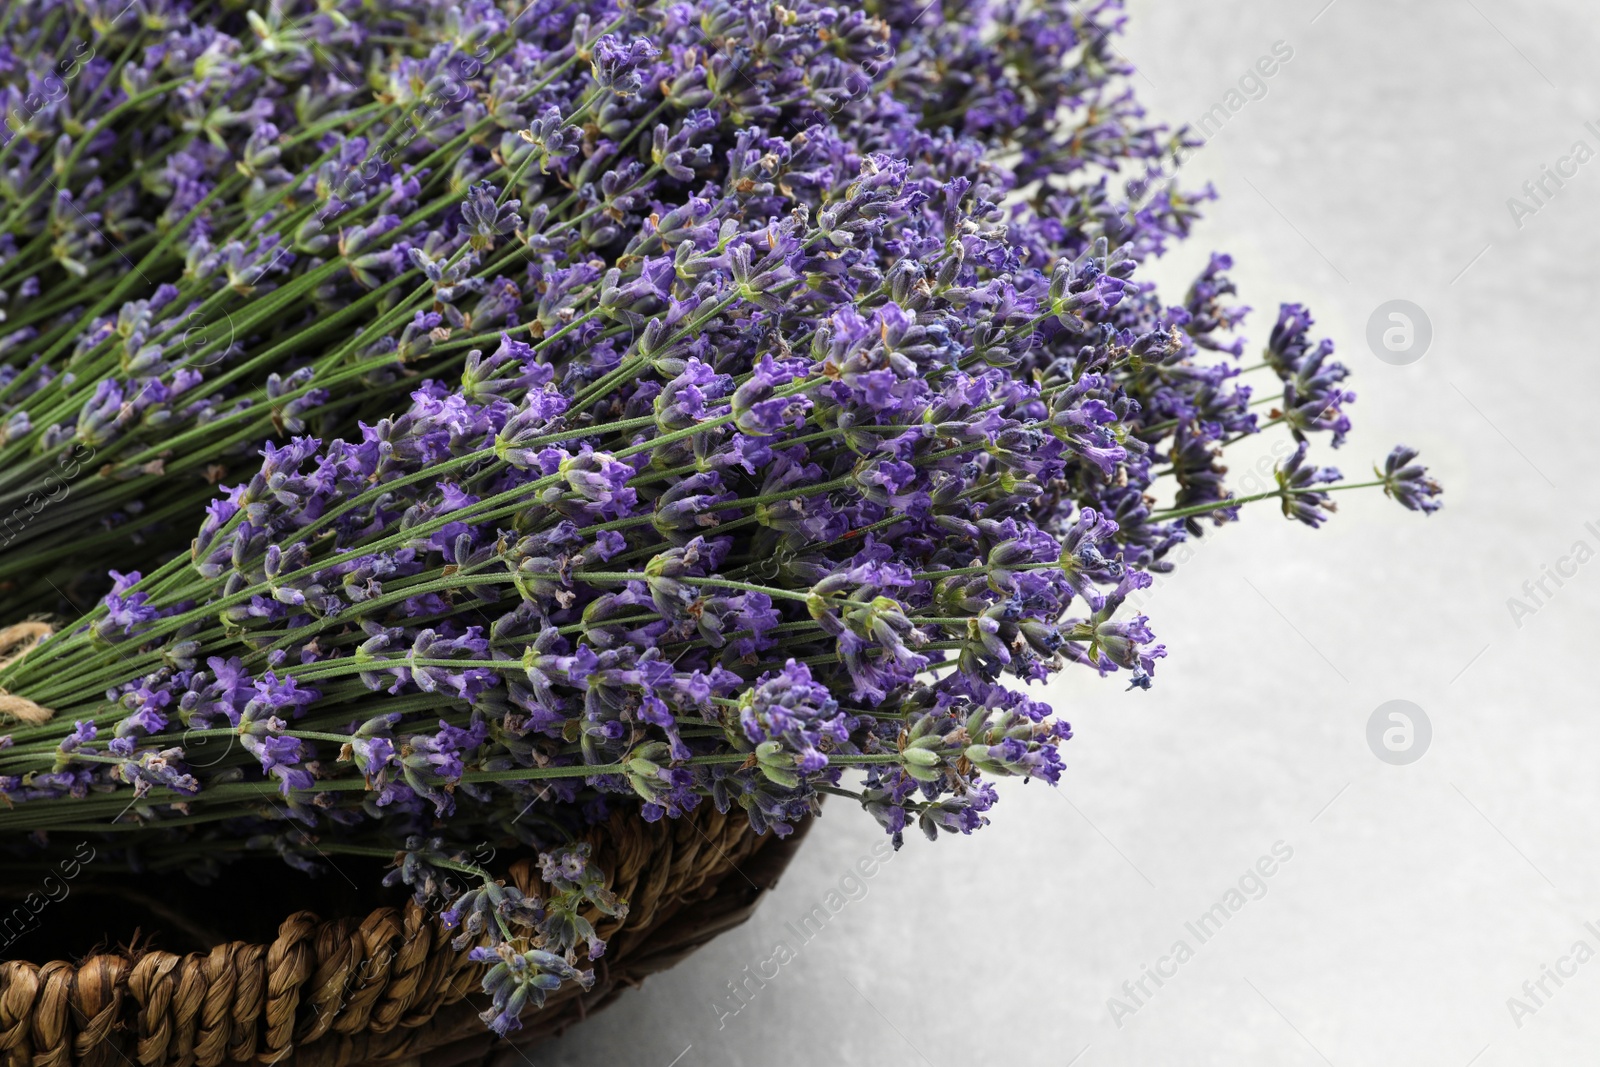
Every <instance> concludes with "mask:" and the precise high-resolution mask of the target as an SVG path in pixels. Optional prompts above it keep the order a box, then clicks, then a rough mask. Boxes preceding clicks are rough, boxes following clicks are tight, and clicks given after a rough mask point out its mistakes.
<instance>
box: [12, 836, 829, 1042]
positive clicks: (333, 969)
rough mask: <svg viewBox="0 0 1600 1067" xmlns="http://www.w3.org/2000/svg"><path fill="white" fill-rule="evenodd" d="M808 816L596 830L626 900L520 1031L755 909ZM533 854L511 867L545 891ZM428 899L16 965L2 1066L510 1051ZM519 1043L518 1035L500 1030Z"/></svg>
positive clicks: (588, 1005)
mask: <svg viewBox="0 0 1600 1067" xmlns="http://www.w3.org/2000/svg"><path fill="white" fill-rule="evenodd" d="M805 828H806V827H805V825H804V824H802V825H801V827H800V828H799V830H798V831H797V832H796V833H795V834H794V835H792V836H791V837H790V838H788V839H786V840H784V841H781V842H779V841H776V840H775V839H773V838H772V837H771V835H768V836H766V837H758V836H756V835H755V834H754V833H752V832H751V831H750V829H749V823H748V821H747V820H746V819H745V818H744V816H743V814H742V813H740V812H738V811H735V812H733V813H731V814H730V815H727V816H724V815H720V814H718V813H717V812H716V811H715V810H713V809H711V807H710V805H701V807H700V808H699V809H697V810H696V811H695V812H693V813H691V814H689V815H686V816H684V817H682V818H680V819H674V820H663V821H662V822H658V823H645V822H643V821H641V820H640V819H639V818H638V815H637V813H618V814H617V815H615V816H613V817H612V819H611V820H610V821H609V822H608V823H606V824H604V825H602V826H600V827H597V828H595V829H594V830H591V831H590V833H589V836H588V840H589V842H590V844H591V845H592V846H593V849H594V857H595V859H596V861H597V862H598V863H599V865H600V867H601V869H602V870H604V871H606V872H607V874H608V877H609V879H610V888H611V889H612V890H614V891H615V892H617V893H618V894H619V895H621V896H622V897H623V898H624V899H625V900H627V902H628V914H627V916H626V918H625V919H624V920H622V921H621V922H618V921H617V920H615V919H610V918H607V917H605V916H602V915H599V914H598V913H595V914H593V915H591V916H590V918H591V920H592V921H594V922H595V925H596V927H597V929H598V930H599V932H600V935H601V936H602V937H604V938H605V939H606V940H607V942H608V946H607V950H606V954H605V956H603V957H602V958H601V959H600V960H598V961H597V962H596V963H595V965H594V970H595V983H594V987H593V989H591V990H589V991H587V992H585V991H584V990H582V989H581V988H579V987H578V986H577V985H576V984H574V983H569V984H568V985H567V986H565V987H563V988H562V989H561V990H560V991H558V992H557V993H555V994H553V995H552V996H551V998H550V1000H549V1001H548V1002H547V1003H546V1004H545V1006H544V1008H542V1009H540V1010H538V1011H535V1012H532V1013H530V1014H529V1015H528V1016H526V1017H525V1018H524V1029H523V1030H522V1031H520V1032H519V1033H518V1034H516V1035H514V1036H515V1038H516V1040H517V1043H518V1044H527V1043H532V1042H534V1041H537V1040H539V1039H540V1038H543V1037H546V1036H549V1035H550V1034H552V1033H555V1032H558V1031H559V1030H561V1029H563V1028H565V1027H566V1026H569V1025H571V1024H573V1023H575V1022H579V1021H581V1020H582V1019H583V1018H585V1017H586V1016H587V1015H588V1014H589V1013H591V1012H593V1011H595V1010H597V1009H598V1008H600V1007H602V1006H604V1005H605V1004H606V1003H609V1002H610V1001H611V1000H612V999H614V998H615V997H616V996H617V995H619V994H620V993H621V991H622V989H623V988H625V987H627V986H630V985H637V984H638V982H639V981H640V980H641V979H642V978H644V977H645V976H646V975H649V974H652V973H655V972H656V971H660V970H663V969H665V968H667V967H670V966H672V965H673V964H674V963H677V962H678V961H679V960H681V959H682V958H683V957H685V956H686V955H688V954H689V953H690V952H692V951H693V950H694V949H696V948H698V947H699V946H700V945H702V944H704V943H705V942H706V941H708V940H710V939H711V938H712V937H714V936H716V935H717V934H718V933H721V932H722V931H724V930H727V929H729V928H731V927H733V926H736V925H738V924H739V923H741V922H743V921H744V920H745V919H746V918H748V917H749V915H750V914H751V912H752V911H753V910H754V908H755V906H756V904H757V902H758V901H759V899H760V897H761V896H762V895H763V893H764V892H765V891H766V890H768V889H770V888H771V887H772V886H773V885H775V884H776V883H777V878H778V875H779V874H780V873H781V872H782V870H783V868H784V866H786V865H787V863H788V860H789V858H790V857H791V856H792V854H793V852H794V849H795V847H796V846H797V844H798V843H799V839H800V837H801V836H803V833H804V830H805ZM537 872H538V866H537V864H536V863H535V862H534V861H533V860H532V859H519V860H516V861H515V862H514V863H512V864H511V866H510V868H509V869H508V871H507V876H508V880H509V881H513V882H515V883H516V884H517V886H518V887H519V888H521V889H523V890H524V891H525V892H538V893H541V895H542V894H543V893H544V891H545V889H546V887H545V886H543V885H542V884H541V883H540V881H539V879H538V874H537ZM450 936H451V935H450V933H449V932H447V931H446V930H445V929H444V927H443V926H442V924H441V923H440V922H439V921H438V918H437V917H436V916H435V915H432V914H430V913H429V912H428V911H427V910H426V909H424V908H422V907H420V906H418V905H417V904H415V903H413V902H407V903H406V905H405V906H404V907H399V908H395V907H382V908H377V909H375V910H373V911H371V912H370V913H369V914H367V915H365V916H359V915H357V916H349V917H344V918H334V919H326V920H324V919H319V918H318V917H317V916H316V915H315V914H313V913H311V912H309V911H298V912H295V913H293V914H291V915H289V916H287V917H286V918H285V919H284V920H283V922H282V923H281V925H280V926H279V928H278V934H277V937H276V938H275V939H274V940H273V941H272V942H271V943H270V944H250V943H247V942H243V941H231V942H224V943H221V944H217V945H215V946H214V947H213V948H212V949H211V950H210V952H193V953H187V954H175V953H172V952H164V951H142V952H141V951H126V950H124V951H115V952H103V953H100V954H97V955H93V956H90V957H88V958H87V959H84V960H82V961H81V962H78V963H76V964H75V963H71V962H67V961H62V960H56V961H52V962H46V963H43V964H35V963H31V962H26V961H9V962H5V963H0V1067H69V1065H74V1064H82V1065H85V1067H125V1065H129V1064H132V1065H136V1067H219V1065H225V1064H230V1063H256V1064H277V1065H280V1067H356V1065H363V1064H394V1063H403V1064H406V1065H407V1067H411V1065H417V1067H456V1065H457V1064H466V1063H469V1062H477V1061H480V1060H482V1059H483V1058H484V1057H485V1056H486V1055H489V1054H490V1053H492V1052H493V1051H494V1049H495V1047H496V1043H495V1040H494V1038H493V1035H491V1034H490V1033H489V1032H488V1031H487V1030H486V1029H485V1028H484V1025H483V1023H482V1022H481V1021H479V1019H478V1011H479V1010H480V1009H481V1008H482V1007H483V1004H482V1003H481V1002H480V995H479V993H478V975H479V974H480V973H481V967H480V965H478V964H474V963H472V962H470V961H468V960H467V958H466V953H465V951H460V952H458V951H456V950H454V949H452V948H451V947H450ZM499 1044H500V1047H504V1042H500V1043H499Z"/></svg>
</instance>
